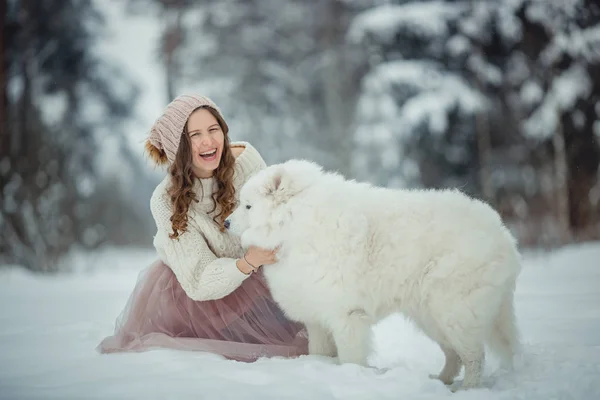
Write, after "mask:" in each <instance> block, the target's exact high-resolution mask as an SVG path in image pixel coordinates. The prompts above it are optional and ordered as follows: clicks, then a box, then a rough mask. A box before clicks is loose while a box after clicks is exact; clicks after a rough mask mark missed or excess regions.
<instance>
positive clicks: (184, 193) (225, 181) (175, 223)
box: [168, 106, 236, 239]
mask: <svg viewBox="0 0 600 400" xmlns="http://www.w3.org/2000/svg"><path fill="white" fill-rule="evenodd" d="M200 108H204V109H206V110H208V111H209V112H210V113H211V114H212V115H213V116H214V117H215V118H216V119H217V122H218V123H219V125H220V126H221V130H223V136H224V141H223V152H222V155H221V161H220V162H219V166H218V167H217V169H216V170H215V172H214V175H213V177H214V178H215V183H214V185H216V188H217V189H216V191H215V192H214V193H213V194H210V195H211V200H212V202H213V208H212V210H211V211H209V213H212V212H214V211H216V210H217V209H218V213H217V214H215V215H214V216H213V221H214V222H215V223H216V224H217V225H218V226H219V229H220V231H221V232H224V231H225V219H226V218H227V217H228V216H229V214H231V213H232V212H233V210H234V208H235V205H236V201H235V187H234V186H233V172H234V165H235V157H234V156H233V153H232V151H231V147H230V142H229V135H228V133H229V128H228V126H227V123H225V121H224V120H223V118H222V117H221V116H220V115H219V113H218V112H216V111H215V110H213V109H212V108H210V107H206V106H203V107H199V108H197V109H196V110H198V109H200ZM196 110H194V111H196ZM190 115H191V114H190ZM169 173H170V174H171V186H170V188H169V190H168V194H169V196H170V197H171V203H172V205H173V215H172V216H171V226H172V229H173V233H171V234H169V237H170V238H171V239H176V238H178V237H179V236H180V235H181V234H183V233H184V232H186V231H187V228H188V211H189V209H190V204H191V203H192V201H195V202H198V201H199V199H198V197H197V196H198V193H195V192H194V190H193V185H194V181H195V180H196V179H197V178H196V176H195V175H194V172H193V170H192V142H191V139H190V137H189V135H188V126H187V123H186V124H185V127H184V129H183V132H182V133H181V141H180V142H179V148H178V149H177V155H176V156H175V161H174V162H173V164H172V165H171V167H170V168H169ZM200 196H201V198H202V197H204V193H200Z"/></svg>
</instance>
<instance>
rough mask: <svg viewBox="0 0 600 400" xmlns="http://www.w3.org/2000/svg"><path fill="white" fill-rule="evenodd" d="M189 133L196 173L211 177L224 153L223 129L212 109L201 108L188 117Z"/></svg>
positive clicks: (193, 166)
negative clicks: (211, 111)
mask: <svg viewBox="0 0 600 400" xmlns="http://www.w3.org/2000/svg"><path fill="white" fill-rule="evenodd" d="M187 133H188V135H189V137H190V142H191V144H192V169H193V170H194V174H195V175H196V176H197V177H198V178H210V177H211V176H212V175H213V172H214V171H215V169H217V167H218V166H219V162H220V161H221V155H222V154H223V143H224V141H225V134H224V133H223V129H221V126H220V125H219V122H218V121H217V119H216V118H215V117H214V115H212V114H211V113H210V111H208V110H206V109H203V108H201V109H198V110H196V111H194V112H193V113H192V115H190V117H189V118H188V122H187Z"/></svg>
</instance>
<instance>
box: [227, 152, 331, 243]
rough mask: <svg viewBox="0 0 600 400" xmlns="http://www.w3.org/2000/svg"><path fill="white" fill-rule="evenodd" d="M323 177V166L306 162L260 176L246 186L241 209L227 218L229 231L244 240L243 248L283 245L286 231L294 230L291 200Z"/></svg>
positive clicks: (272, 168) (271, 168) (275, 167)
mask: <svg viewBox="0 0 600 400" xmlns="http://www.w3.org/2000/svg"><path fill="white" fill-rule="evenodd" d="M321 173H322V168H321V167H320V166H318V165H317V164H315V163H312V162H310V161H305V160H290V161H287V162H285V163H283V164H275V165H272V166H269V167H267V168H265V169H264V170H262V171H260V172H258V173H257V174H255V175H254V176H252V177H251V178H250V179H249V180H248V182H246V184H244V186H243V187H242V189H241V191H240V202H239V205H238V207H237V209H236V210H235V211H234V212H233V213H232V214H231V215H230V216H229V217H228V218H227V221H226V224H227V225H228V227H229V229H230V231H231V232H232V233H234V234H236V235H238V236H240V237H241V239H242V245H243V246H244V247H246V246H250V245H254V246H260V247H263V248H275V247H276V246H278V245H280V244H281V243H282V240H283V239H284V238H285V231H286V229H288V228H292V229H293V227H291V226H290V222H291V218H292V209H291V203H292V202H293V201H292V200H293V199H294V198H296V197H297V196H298V195H299V194H300V193H302V192H303V191H304V190H306V189H307V188H308V187H309V186H310V185H311V184H312V183H313V182H314V181H316V180H317V178H318V176H319V175H321Z"/></svg>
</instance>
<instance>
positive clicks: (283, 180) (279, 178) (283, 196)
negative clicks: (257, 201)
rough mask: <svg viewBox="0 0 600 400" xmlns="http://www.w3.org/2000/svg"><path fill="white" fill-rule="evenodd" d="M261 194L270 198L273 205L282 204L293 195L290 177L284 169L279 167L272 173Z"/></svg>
mask: <svg viewBox="0 0 600 400" xmlns="http://www.w3.org/2000/svg"><path fill="white" fill-rule="evenodd" d="M263 193H264V194H265V196H267V197H270V198H271V199H272V200H273V201H274V203H275V204H281V203H284V202H286V201H287V200H289V199H290V198H291V197H292V196H293V195H294V194H295V192H294V190H293V182H292V179H291V176H289V173H287V171H286V170H285V168H282V167H279V168H277V169H275V170H274V171H273V173H272V175H271V176H270V177H269V179H267V182H266V184H265V186H264V188H263Z"/></svg>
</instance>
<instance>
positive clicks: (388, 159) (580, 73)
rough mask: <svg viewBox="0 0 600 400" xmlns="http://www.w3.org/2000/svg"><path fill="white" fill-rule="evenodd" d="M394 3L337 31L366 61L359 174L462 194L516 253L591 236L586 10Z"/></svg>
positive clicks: (594, 203) (589, 20)
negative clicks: (512, 238) (495, 215)
mask: <svg viewBox="0 0 600 400" xmlns="http://www.w3.org/2000/svg"><path fill="white" fill-rule="evenodd" d="M392 3H393V4H386V5H382V6H379V7H376V8H373V9H370V10H368V11H366V12H364V13H362V14H361V15H359V16H358V17H357V18H355V20H354V21H353V23H352V26H351V29H350V32H349V40H352V41H354V42H359V43H361V44H362V46H363V48H364V49H365V52H366V53H367V54H368V57H369V61H370V68H369V71H368V73H367V75H366V77H365V79H364V80H363V89H362V92H361V99H360V101H359V107H358V109H357V115H358V117H359V119H358V121H357V129H356V131H355V137H356V143H357V148H356V157H355V160H356V161H357V163H356V168H357V170H358V171H360V172H361V173H362V174H363V175H362V176H364V177H365V178H368V179H370V180H373V181H375V182H377V183H380V184H386V185H407V184H408V185H423V186H428V187H436V186H448V185H453V186H461V187H463V188H466V189H467V190H468V191H470V192H472V193H473V194H475V195H477V196H479V197H482V198H485V199H486V200H488V201H490V202H491V203H492V204H494V205H495V206H497V207H498V208H499V209H500V210H501V211H502V213H503V214H504V215H505V216H506V217H507V218H508V219H509V220H510V221H512V222H513V223H514V227H515V229H516V230H517V231H518V233H519V235H520V237H521V238H522V239H523V242H524V243H525V244H533V243H556V242H557V241H560V242H564V241H567V240H570V238H571V233H573V234H575V235H579V236H581V235H587V236H588V237H598V235H599V234H600V232H598V229H599V228H598V226H599V220H600V212H599V208H598V206H599V204H598V198H599V197H600V196H598V193H599V192H600V190H599V189H598V187H599V186H598V165H599V164H600V157H599V154H600V150H599V146H598V134H597V133H594V132H595V131H597V128H596V129H595V128H594V127H598V126H599V125H598V122H597V121H598V112H599V111H598V108H599V106H598V105H597V104H598V99H599V98H598V96H599V93H600V90H599V89H600V88H599V85H600V71H599V68H600V62H599V55H600V51H599V47H600V46H599V38H600V36H599V33H598V32H599V29H600V11H599V10H600V9H599V6H598V5H597V4H596V2H594V1H588V0H570V1H562V0H501V1H453V2H450V1H400V2H392ZM415 122H417V123H415ZM380 154H382V155H383V156H381V157H380V156H379V155H380Z"/></svg>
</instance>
